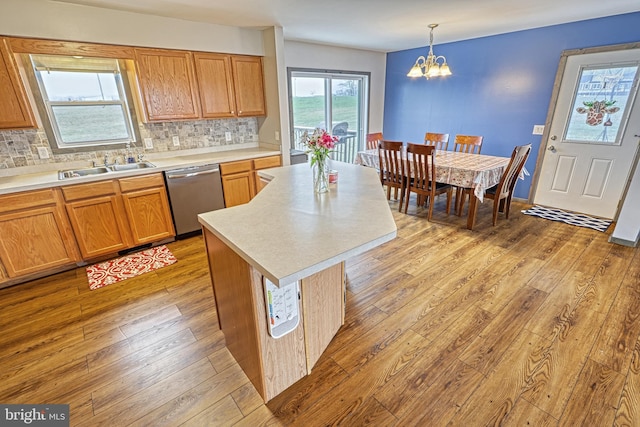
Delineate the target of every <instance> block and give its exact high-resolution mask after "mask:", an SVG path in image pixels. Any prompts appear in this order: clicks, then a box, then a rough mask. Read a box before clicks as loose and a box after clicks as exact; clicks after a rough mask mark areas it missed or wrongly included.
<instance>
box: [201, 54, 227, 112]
mask: <svg viewBox="0 0 640 427" xmlns="http://www.w3.org/2000/svg"><path fill="white" fill-rule="evenodd" d="M193 59H194V61H195V67H196V74H197V78H198V91H199V93H200V105H201V106H202V117H204V118H220V117H235V116H236V100H235V94H234V91H233V77H232V76H231V57H230V55H224V54H217V53H204V52H196V53H195V54H194V55H193Z"/></svg>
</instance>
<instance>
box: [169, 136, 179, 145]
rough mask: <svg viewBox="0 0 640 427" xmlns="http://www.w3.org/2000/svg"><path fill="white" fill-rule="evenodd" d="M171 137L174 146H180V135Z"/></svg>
mask: <svg viewBox="0 0 640 427" xmlns="http://www.w3.org/2000/svg"><path fill="white" fill-rule="evenodd" d="M171 139H172V140H173V146H174V147H179V146H180V137H179V136H174V137H173V138H171Z"/></svg>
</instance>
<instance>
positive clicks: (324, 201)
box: [198, 162, 396, 285]
mask: <svg viewBox="0 0 640 427" xmlns="http://www.w3.org/2000/svg"><path fill="white" fill-rule="evenodd" d="M332 168H333V169H336V170H338V172H339V175H338V183H337V184H332V188H331V189H330V192H329V193H325V194H315V193H314V192H313V185H312V178H311V169H310V167H309V165H308V164H306V163H305V164H298V165H293V166H287V167H281V168H273V169H265V170H263V171H260V172H259V174H260V175H262V176H264V177H267V178H271V182H270V183H269V184H268V185H267V186H266V187H265V188H264V189H263V190H262V191H261V192H260V193H258V195H257V196H256V197H255V198H254V199H253V200H252V201H251V202H249V203H247V204H245V205H240V206H235V207H232V208H226V209H221V210H217V211H213V212H207V213H204V214H200V215H198V218H199V220H200V223H201V224H202V225H203V226H205V227H206V228H207V229H208V230H209V231H211V232H212V233H213V234H214V235H216V236H217V237H218V238H220V239H221V240H222V241H223V242H225V243H226V244H227V245H228V246H229V247H231V248H232V249H233V250H234V251H236V253H238V254H239V255H240V256H241V257H242V258H243V259H244V260H245V261H247V262H248V263H249V264H251V265H253V266H254V267H255V268H257V269H258V271H260V272H261V273H262V274H263V275H264V276H266V277H267V278H268V279H269V280H271V281H272V282H273V283H275V284H277V285H283V284H287V283H291V282H294V281H296V280H299V279H302V278H304V277H307V276H310V275H311V274H314V273H317V272H319V271H321V270H324V269H325V268H328V267H331V266H333V265H335V264H337V263H339V262H342V261H345V260H347V259H348V258H351V257H353V256H355V255H358V254H360V253H363V252H365V251H367V250H369V249H372V248H374V247H376V246H379V245H381V244H382V243H385V242H387V241H389V240H392V239H393V238H394V237H395V236H396V224H395V222H394V220H393V216H392V214H391V210H390V208H389V204H388V202H387V200H386V197H385V193H384V191H383V190H382V186H381V185H380V179H379V177H378V174H377V172H376V171H375V170H374V169H372V168H366V167H362V166H357V165H351V164H347V163H341V162H334V163H332Z"/></svg>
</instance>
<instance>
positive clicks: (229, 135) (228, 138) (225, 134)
mask: <svg viewBox="0 0 640 427" xmlns="http://www.w3.org/2000/svg"><path fill="white" fill-rule="evenodd" d="M224 139H225V140H226V141H227V142H230V141H231V132H225V133H224Z"/></svg>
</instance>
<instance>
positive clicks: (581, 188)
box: [534, 49, 640, 219]
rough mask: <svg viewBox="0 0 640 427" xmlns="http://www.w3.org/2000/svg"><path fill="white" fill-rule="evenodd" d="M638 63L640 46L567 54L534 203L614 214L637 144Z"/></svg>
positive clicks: (639, 122) (639, 126)
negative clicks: (638, 47) (639, 47)
mask: <svg viewBox="0 0 640 427" xmlns="http://www.w3.org/2000/svg"><path fill="white" fill-rule="evenodd" d="M639 65H640V49H629V50H618V51H610V52H599V53H588V54H576V55H571V56H568V57H567V62H566V67H565V69H564V72H563V76H562V80H561V83H560V88H559V91H558V98H557V102H556V105H555V111H554V113H553V116H552V121H551V123H550V124H549V131H548V132H547V133H545V135H547V138H548V139H547V141H546V151H544V153H545V154H544V158H543V160H542V166H541V169H540V174H539V179H538V184H537V187H536V192H535V196H534V203H536V204H539V205H544V206H550V207H555V208H560V209H565V210H570V211H574V212H581V213H584V214H588V215H593V216H598V217H602V218H609V219H612V218H614V216H615V214H616V212H617V210H618V202H619V200H620V198H621V197H622V193H623V191H624V188H625V185H626V182H627V179H628V177H629V172H630V169H631V166H632V165H633V163H634V159H635V156H636V150H637V147H638V137H637V135H638V134H640V105H639V104H640V102H636V101H637V100H638V96H637V93H638V90H637V89H638V76H639V74H640V73H639V72H638V68H639ZM543 143H545V141H543Z"/></svg>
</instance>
